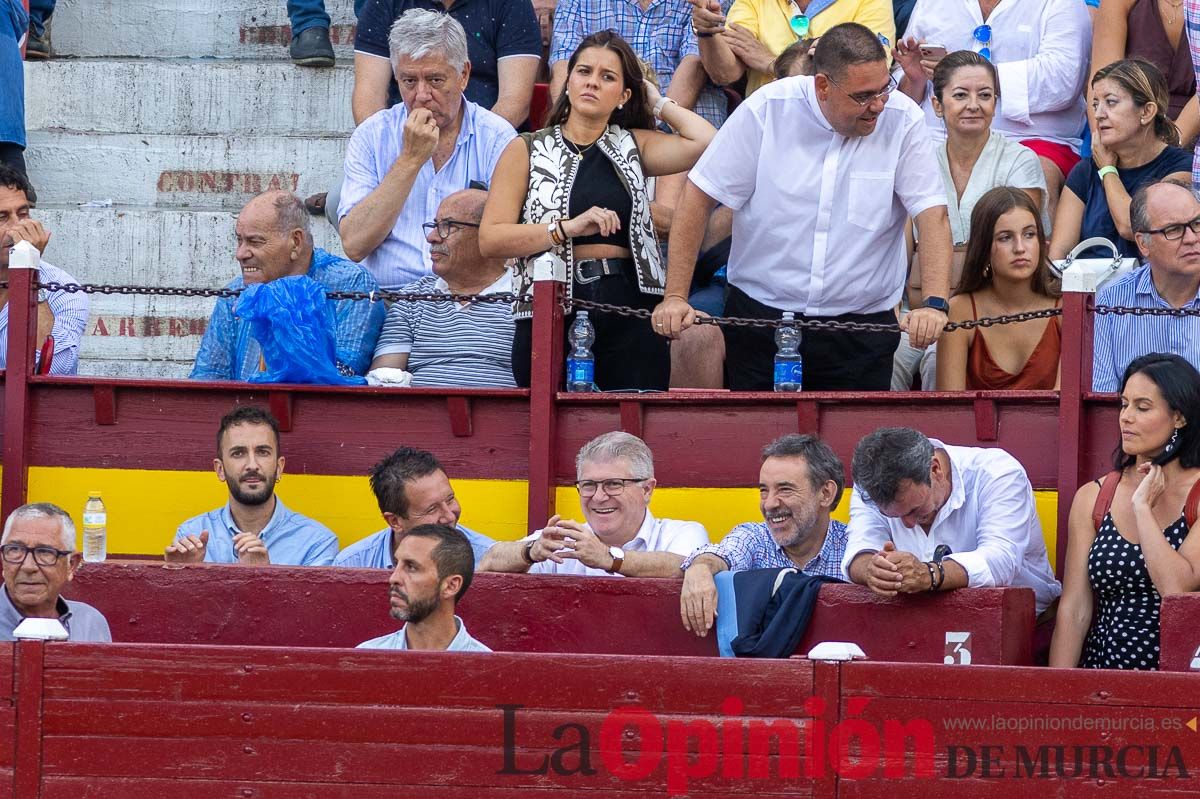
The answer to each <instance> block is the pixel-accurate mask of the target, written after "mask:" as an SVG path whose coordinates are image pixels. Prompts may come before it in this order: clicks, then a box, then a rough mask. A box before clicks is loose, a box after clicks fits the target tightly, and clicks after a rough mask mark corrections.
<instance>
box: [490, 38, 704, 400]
mask: <svg viewBox="0 0 1200 799" xmlns="http://www.w3.org/2000/svg"><path fill="white" fill-rule="evenodd" d="M658 119H661V120H662V121H664V122H666V123H667V124H668V125H670V126H671V128H672V129H674V130H675V131H677V134H676V135H669V134H666V133H663V132H661V131H659V130H656V129H655V126H656V120H658ZM715 133H716V129H715V128H713V126H712V125H710V124H709V123H708V122H706V121H704V119H703V118H701V117H699V116H697V115H696V114H694V113H692V112H691V111H688V110H687V109H685V108H682V107H680V106H679V105H677V104H676V103H675V102H674V101H673V100H670V99H668V98H665V97H663V96H662V95H660V94H659V92H658V90H657V89H655V88H654V87H653V85H652V84H651V83H649V82H648V81H646V80H644V79H643V76H642V70H641V68H640V67H639V66H638V61H637V56H636V55H634V53H633V50H632V49H631V48H630V47H629V45H628V44H627V43H626V42H625V40H624V39H622V38H621V37H620V36H618V35H616V34H615V33H613V32H612V31H602V32H600V33H596V34H593V35H591V36H589V37H587V38H586V39H584V40H583V41H582V42H581V43H580V45H579V48H578V49H577V50H576V51H575V52H574V54H572V56H571V58H570V61H569V62H568V71H567V85H566V89H565V90H564V91H563V93H562V94H561V95H560V96H559V98H558V100H557V101H556V102H555V104H554V107H553V108H552V109H551V111H550V117H549V120H548V126H547V127H546V128H543V129H542V130H539V131H538V132H536V133H532V134H523V135H522V136H521V137H520V138H519V139H517V140H516V141H514V142H513V143H512V144H510V145H509V146H508V148H507V149H506V150H505V151H504V154H503V155H502V156H501V157H500V162H499V164H498V165H497V166H496V171H495V174H494V175H493V178H492V189H491V191H490V193H489V196H488V202H487V206H486V208H485V209H484V213H483V224H482V226H481V227H480V229H479V249H480V251H481V252H482V254H483V255H484V256H486V257H503V258H516V259H518V264H519V265H518V267H517V274H516V279H515V281H514V289H515V291H516V292H517V293H518V294H526V293H529V292H530V291H532V288H533V270H532V263H533V259H534V257H536V256H538V255H540V254H542V253H544V252H546V251H548V250H553V251H554V252H555V253H556V254H557V255H559V257H561V258H562V259H563V261H565V262H566V264H567V267H568V269H569V270H570V278H569V279H568V281H567V294H568V296H572V297H577V298H579V299H585V300H591V301H594V302H605V303H613V304H617V305H627V306H633V307H637V308H644V309H647V310H650V309H653V308H654V306H655V305H656V304H657V299H658V297H660V296H661V295H662V293H663V288H664V286H665V280H666V269H665V264H664V263H663V262H662V260H661V256H660V254H659V249H658V242H657V240H656V239H655V234H654V225H653V224H652V222H651V219H650V201H649V199H648V197H647V194H646V178H647V177H649V176H653V175H670V174H674V173H676V172H683V171H686V170H688V169H691V167H692V166H693V165H694V164H695V163H696V160H697V159H699V157H700V154H701V153H703V152H704V148H705V147H707V146H708V143H709V142H710V141H711V140H712V137H713V135H714V134H715ZM531 315H532V306H531V304H530V303H528V302H525V303H517V305H516V307H515V308H514V316H515V317H516V335H515V336H514V339H513V375H514V377H515V378H516V381H517V384H518V385H522V386H527V385H529V355H530V349H531V342H532V327H533V325H532V320H531V318H530V317H531ZM591 321H592V324H593V326H594V327H595V330H596V342H595V345H594V346H593V352H594V354H595V357H596V371H595V382H596V385H597V386H598V387H599V388H601V389H622V388H636V389H663V390H665V389H666V388H667V385H668V381H669V379H670V372H671V364H670V349H669V344H668V342H667V339H665V338H662V337H661V336H658V335H656V334H655V333H654V331H653V330H651V328H650V324H649V322H648V321H647V320H645V319H636V318H625V317H620V316H614V315H611V314H594V315H592V318H591ZM570 326H571V318H570V317H568V319H567V324H566V327H567V329H568V331H569V329H570Z"/></svg>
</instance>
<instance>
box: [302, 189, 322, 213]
mask: <svg viewBox="0 0 1200 799" xmlns="http://www.w3.org/2000/svg"><path fill="white" fill-rule="evenodd" d="M327 196H328V193H327V192H321V193H320V194H314V195H312V196H311V197H309V198H308V199H307V200H305V201H304V209H305V210H306V211H308V212H309V213H310V214H312V215H313V216H321V215H322V214H324V213H325V198H326V197H327Z"/></svg>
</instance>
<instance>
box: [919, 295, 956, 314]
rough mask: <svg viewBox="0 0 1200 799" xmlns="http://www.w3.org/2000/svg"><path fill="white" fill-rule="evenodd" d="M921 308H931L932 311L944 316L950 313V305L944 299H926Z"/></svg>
mask: <svg viewBox="0 0 1200 799" xmlns="http://www.w3.org/2000/svg"><path fill="white" fill-rule="evenodd" d="M921 307H922V308H932V309H933V310H935V311H941V312H942V313H944V314H949V313H950V303H948V302H947V301H946V298H945V297H926V298H925V304H924V305H922V306H921Z"/></svg>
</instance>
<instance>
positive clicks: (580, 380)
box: [567, 311, 596, 393]
mask: <svg viewBox="0 0 1200 799" xmlns="http://www.w3.org/2000/svg"><path fill="white" fill-rule="evenodd" d="M595 340H596V329H595V328H594V327H592V320H590V319H588V315H587V311H580V312H579V313H577V314H575V324H573V325H571V352H570V353H569V354H568V355H567V391H570V392H572V393H579V392H583V391H595V390H596V359H595V357H593V356H592V342H593V341H595Z"/></svg>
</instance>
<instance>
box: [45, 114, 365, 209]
mask: <svg viewBox="0 0 1200 799" xmlns="http://www.w3.org/2000/svg"><path fill="white" fill-rule="evenodd" d="M345 147H346V138H345V137H342V136H328V137H314V136H245V135H231V136H168V135H158V134H146V135H140V134H129V133H123V134H97V133H72V132H65V131H32V132H30V134H29V148H28V150H27V151H26V154H25V158H26V161H27V163H28V165H29V175H30V179H31V180H32V181H33V184H34V186H35V187H36V188H37V191H38V197H39V199H40V200H41V201H42V202H45V203H57V204H70V203H82V202H88V201H91V200H103V199H109V198H111V199H112V200H113V201H115V202H117V203H120V204H129V205H143V206H159V207H187V206H201V207H212V206H216V207H220V208H226V209H237V208H240V207H241V206H242V205H244V204H245V203H246V201H247V200H249V199H250V198H251V197H253V196H254V195H255V194H258V193H260V192H262V191H265V190H267V189H270V188H283V189H288V190H291V191H294V192H296V193H297V194H299V195H300V196H301V197H304V196H307V195H308V194H312V193H315V192H321V191H326V190H328V189H329V187H330V186H331V185H332V184H333V182H334V181H335V180H340V179H341V176H342V160H343V157H344V154H345Z"/></svg>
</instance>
